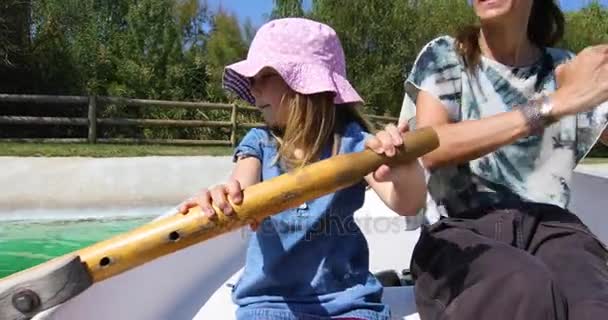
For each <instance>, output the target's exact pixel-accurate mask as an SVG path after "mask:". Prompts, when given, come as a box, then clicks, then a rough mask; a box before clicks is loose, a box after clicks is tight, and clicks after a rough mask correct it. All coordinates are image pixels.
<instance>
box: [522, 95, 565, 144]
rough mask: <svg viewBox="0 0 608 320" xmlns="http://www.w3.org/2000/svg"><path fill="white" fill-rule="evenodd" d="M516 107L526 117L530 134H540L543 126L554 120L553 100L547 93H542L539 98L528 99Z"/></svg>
mask: <svg viewBox="0 0 608 320" xmlns="http://www.w3.org/2000/svg"><path fill="white" fill-rule="evenodd" d="M517 109H518V110H520V111H521V113H522V114H523V116H524V118H525V119H526V123H527V124H528V127H529V128H530V134H531V135H539V134H541V133H542V132H543V130H544V129H545V127H547V126H549V125H551V124H552V123H554V122H555V121H556V119H555V118H554V117H553V115H552V111H553V102H552V101H551V98H549V96H547V95H543V96H542V97H540V98H539V99H534V100H530V101H529V102H528V103H526V104H524V105H522V106H519V107H518V108H517Z"/></svg>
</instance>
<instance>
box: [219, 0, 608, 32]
mask: <svg viewBox="0 0 608 320" xmlns="http://www.w3.org/2000/svg"><path fill="white" fill-rule="evenodd" d="M590 1H591V0H560V1H559V2H560V4H561V7H562V8H563V9H564V10H577V9H579V8H581V7H583V6H585V5H586V4H588V3H589V2H590ZM207 3H208V4H209V7H210V8H211V9H212V10H213V11H217V9H218V8H219V6H220V5H221V6H222V8H223V9H225V10H226V11H228V12H233V13H235V14H236V15H237V17H238V18H239V20H240V21H244V20H245V19H246V18H247V17H249V18H250V19H251V22H253V25H255V26H260V25H262V24H263V23H264V22H265V21H266V20H267V18H268V15H269V14H270V12H271V11H272V3H273V1H272V0H207ZM600 3H602V4H603V5H606V6H608V0H600ZM310 6H311V0H304V9H307V8H310Z"/></svg>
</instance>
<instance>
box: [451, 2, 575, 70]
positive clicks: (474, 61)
mask: <svg viewBox="0 0 608 320" xmlns="http://www.w3.org/2000/svg"><path fill="white" fill-rule="evenodd" d="M533 1H534V2H533V4H532V11H531V12H530V19H529V20H528V39H530V41H532V43H534V44H535V45H537V46H538V47H540V48H545V47H550V46H553V45H555V44H556V43H557V42H559V41H560V40H561V39H562V37H563V36H564V24H565V20H564V14H563V13H562V11H561V9H560V8H559V6H558V5H557V4H556V3H555V1H554V0H533ZM480 30H481V29H480V27H479V26H478V25H469V26H465V27H463V28H462V29H461V30H460V31H459V32H458V34H457V35H456V49H457V51H458V53H459V54H460V55H461V56H462V57H463V58H464V61H465V63H466V65H467V68H468V69H469V70H473V69H474V68H475V67H476V66H477V65H478V64H479V60H480V56H481V49H480V48H479V42H478V41H479V38H478V37H479V32H480Z"/></svg>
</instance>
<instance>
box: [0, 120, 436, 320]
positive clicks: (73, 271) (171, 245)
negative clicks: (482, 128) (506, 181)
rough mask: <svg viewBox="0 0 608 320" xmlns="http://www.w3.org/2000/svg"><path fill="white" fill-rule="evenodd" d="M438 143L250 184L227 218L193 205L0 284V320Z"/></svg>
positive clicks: (426, 139) (430, 136) (421, 135)
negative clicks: (186, 211) (184, 210)
mask: <svg viewBox="0 0 608 320" xmlns="http://www.w3.org/2000/svg"><path fill="white" fill-rule="evenodd" d="M438 145H439V142H438V137H437V135H436V133H435V131H434V130H432V129H430V128H424V129H419V130H416V131H413V132H408V133H406V134H405V135H404V148H401V149H399V150H398V152H397V155H396V156H395V157H392V158H389V157H386V156H384V155H378V154H376V153H375V152H373V151H371V150H365V151H362V152H357V153H350V154H344V155H338V156H335V157H332V158H329V159H326V160H323V161H319V162H316V163H313V164H311V165H308V166H305V167H303V168H301V169H298V170H294V171H293V172H290V173H286V174H283V175H281V176H278V177H276V178H274V179H271V180H267V181H264V182H261V183H258V184H255V185H253V186H250V187H248V188H246V189H244V190H243V202H242V204H240V205H233V207H234V211H235V214H234V215H232V216H230V217H227V216H225V215H224V214H222V213H221V212H220V211H219V210H217V209H216V211H218V215H217V217H216V218H214V219H208V218H207V217H205V216H204V214H203V213H202V211H201V209H200V208H199V207H196V208H193V209H191V210H190V211H189V212H188V214H185V215H181V214H176V215H174V216H170V217H167V218H163V219H160V220H157V221H154V222H151V223H148V224H146V225H143V226H141V227H139V228H136V229H134V230H132V231H130V232H127V233H124V234H121V235H118V236H115V237H113V238H110V239H108V240H105V241H102V242H99V243H96V244H93V245H91V246H89V247H86V248H84V249H81V250H78V251H76V252H74V253H72V254H69V255H66V256H64V257H61V258H57V259H54V260H51V261H49V262H46V263H43V264H41V265H39V266H36V267H33V268H31V269H28V270H25V271H22V272H19V273H17V274H14V275H12V276H9V277H7V278H4V279H2V280H0V320H17V319H19V320H21V319H28V318H29V317H32V316H34V315H35V314H37V313H38V312H40V311H42V310H45V309H48V308H51V307H53V306H55V305H57V304H60V303H62V302H64V301H66V300H68V299H70V298H72V297H74V296H76V295H78V294H79V293H80V292H82V291H84V290H85V289H86V288H88V287H89V286H90V285H92V284H93V283H95V282H99V281H102V280H104V279H107V278H110V277H112V276H115V275H117V274H120V273H122V272H124V271H126V270H129V269H132V268H134V267H137V266H139V265H142V264H144V263H146V262H149V261H151V260H154V259H156V258H158V257H161V256H164V255H167V254H169V253H172V252H175V251H178V250H180V249H183V248H185V247H188V246H191V245H193V244H196V243H199V242H201V241H205V240H208V239H210V238H213V237H215V236H218V235H221V234H224V233H227V232H230V231H232V230H235V229H237V228H240V227H243V226H245V225H248V224H249V223H251V222H252V221H254V220H255V221H260V220H262V219H264V218H266V217H268V216H270V215H273V214H276V213H279V212H281V211H283V210H286V209H288V208H293V207H296V206H298V205H300V204H302V203H304V202H306V201H309V200H312V199H315V198H318V197H320V196H323V195H325V194H328V193H332V192H335V191H337V190H339V189H342V188H345V187H348V186H351V185H354V184H355V183H357V182H360V181H361V179H362V178H363V177H364V176H365V175H367V174H369V173H370V172H372V171H374V170H375V169H376V168H378V167H379V166H380V165H382V164H391V163H397V162H406V161H413V160H415V159H416V158H418V157H420V156H421V155H423V154H425V153H428V152H430V151H432V150H433V149H435V148H436V147H437V146H438ZM151 281H154V279H151Z"/></svg>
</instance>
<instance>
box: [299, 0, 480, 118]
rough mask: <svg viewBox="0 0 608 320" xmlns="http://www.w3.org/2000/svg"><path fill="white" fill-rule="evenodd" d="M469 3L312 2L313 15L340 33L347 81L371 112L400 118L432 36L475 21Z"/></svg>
mask: <svg viewBox="0 0 608 320" xmlns="http://www.w3.org/2000/svg"><path fill="white" fill-rule="evenodd" d="M471 11H472V10H471V9H470V7H469V6H468V4H467V2H466V1H454V0H419V1H411V0H394V1H384V0H314V1H313V10H312V13H311V17H312V18H313V19H315V20H318V21H322V22H324V23H327V24H329V25H330V26H332V27H333V28H334V29H336V31H337V32H338V34H339V36H340V39H341V42H342V46H343V47H344V50H345V54H346V64H347V69H348V78H349V80H350V81H351V82H352V83H353V84H354V86H355V87H356V88H357V90H358V91H359V92H360V93H361V94H362V96H363V98H364V99H365V100H366V107H367V111H368V112H372V113H377V114H390V115H398V114H399V110H400V108H401V103H402V100H403V95H404V92H403V83H404V80H405V77H406V75H407V71H408V70H410V68H411V66H412V64H413V62H414V60H415V58H416V56H417V54H418V52H419V50H421V48H422V47H423V46H424V44H425V43H426V42H428V41H430V40H431V39H432V38H434V37H437V36H439V35H442V34H453V33H454V32H455V30H456V28H457V26H459V25H462V24H468V23H470V22H472V21H473V20H472V12H471Z"/></svg>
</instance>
